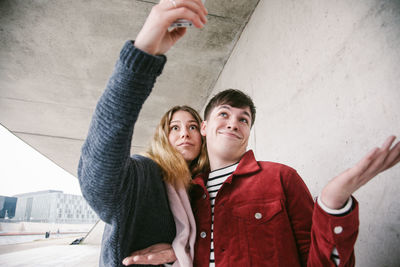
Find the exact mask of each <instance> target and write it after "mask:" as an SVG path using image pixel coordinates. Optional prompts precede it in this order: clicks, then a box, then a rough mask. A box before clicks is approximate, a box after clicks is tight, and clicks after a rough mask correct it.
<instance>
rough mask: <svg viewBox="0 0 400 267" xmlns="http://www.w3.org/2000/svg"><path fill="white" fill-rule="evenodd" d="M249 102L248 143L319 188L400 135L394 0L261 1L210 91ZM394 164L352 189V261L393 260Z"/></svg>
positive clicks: (399, 184) (397, 172)
mask: <svg viewBox="0 0 400 267" xmlns="http://www.w3.org/2000/svg"><path fill="white" fill-rule="evenodd" d="M226 88H239V89H242V90H244V91H246V92H248V93H249V94H250V95H251V96H252V97H253V98H254V100H255V103H256V106H257V112H258V113H257V120H256V124H255V126H254V129H253V131H252V136H251V140H250V143H251V144H250V146H251V147H252V148H254V149H255V152H256V156H257V158H258V159H259V160H269V161H278V162H281V163H285V164H288V165H290V166H292V167H294V168H296V169H297V170H298V172H299V173H300V175H301V176H302V177H303V178H304V180H305V182H306V183H307V185H308V186H309V188H310V191H311V193H312V194H313V195H314V196H315V195H318V193H319V192H320V190H321V189H322V187H323V186H324V185H325V184H326V183H327V181H328V180H329V179H330V178H332V177H334V176H335V175H337V174H339V173H340V172H342V171H343V170H345V169H346V168H348V167H351V166H352V165H353V164H355V163H356V162H358V160H359V159H361V157H362V156H363V155H364V154H366V153H367V152H368V151H369V150H370V149H372V148H373V147H374V146H376V145H380V144H381V143H383V141H384V140H385V138H386V137H387V136H388V135H390V134H397V135H400V123H399V122H400V112H399V111H400V106H399V104H400V1H377V0H376V1H373V0H357V1H351V0H348V1H344V0H339V1H329V0H310V1H289V0H260V2H259V5H258V7H257V8H256V10H255V12H254V14H253V16H252V18H251V20H250V21H249V23H248V25H247V27H246V28H245V30H244V32H243V34H242V36H241V38H240V39H239V42H238V44H237V45H236V47H235V49H234V51H233V53H232V55H231V57H230V59H229V60H228V62H227V64H226V66H225V68H224V70H223V72H222V73H221V75H220V77H219V79H218V81H217V83H216V85H215V88H214V91H213V93H212V95H213V94H215V93H216V92H218V91H220V90H222V89H226ZM399 176H400V166H396V167H395V168H393V169H391V170H389V171H387V172H385V173H384V174H381V175H380V176H378V177H377V178H376V179H375V180H373V181H371V182H370V183H369V184H367V185H366V186H365V187H363V188H362V189H360V190H359V191H358V192H357V193H356V194H355V196H356V198H357V199H358V200H359V202H360V220H361V225H360V234H359V238H358V241H357V244H356V257H357V266H363V267H365V266H371V267H372V266H374V267H375V266H399V263H400V255H399V253H398V252H399V247H400V209H399V208H398V207H400V199H399V193H398V192H399V191H400V180H399V178H400V177H399Z"/></svg>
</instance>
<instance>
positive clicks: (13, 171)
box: [0, 124, 82, 196]
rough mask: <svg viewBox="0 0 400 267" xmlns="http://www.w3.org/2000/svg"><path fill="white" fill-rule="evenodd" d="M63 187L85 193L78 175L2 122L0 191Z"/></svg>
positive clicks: (8, 193) (3, 194)
mask: <svg viewBox="0 0 400 267" xmlns="http://www.w3.org/2000/svg"><path fill="white" fill-rule="evenodd" d="M50 189H52V190H61V191H63V192H64V193H67V194H75V195H82V194H81V191H80V189H79V183H78V179H77V178H75V177H74V176H72V175H71V174H69V173H68V172H66V171H64V170H63V169H62V168H60V167H59V166H57V165H56V164H55V163H53V162H52V161H50V160H48V159H47V158H46V157H45V156H43V155H42V154H40V153H39V152H37V151H36V150H35V149H33V148H32V147H30V146H29V145H27V144H25V143H24V142H23V141H22V140H21V139H19V138H17V137H16V136H14V135H13V134H12V133H11V132H9V131H8V130H7V129H6V128H4V127H3V126H2V125H1V124H0V195H2V196H13V195H15V194H21V193H28V192H36V191H41V190H50Z"/></svg>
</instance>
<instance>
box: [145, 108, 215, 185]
mask: <svg viewBox="0 0 400 267" xmlns="http://www.w3.org/2000/svg"><path fill="white" fill-rule="evenodd" d="M180 110H182V111H186V112H189V113H190V114H191V115H192V116H193V118H194V119H195V120H196V122H197V123H198V124H199V127H200V125H201V122H202V119H201V117H200V115H199V114H198V113H197V111H196V110H194V109H193V108H191V107H189V106H175V107H172V108H171V109H170V110H168V111H167V112H166V113H165V114H164V116H162V118H161V120H160V123H159V124H158V126H157V128H156V132H155V134H154V137H153V139H152V141H151V143H150V147H149V149H148V150H147V153H146V156H148V157H149V158H151V159H152V160H154V161H155V162H156V163H157V164H158V165H159V166H160V167H161V169H162V171H163V175H164V181H165V182H167V183H170V184H172V185H173V186H174V187H176V188H177V187H179V186H180V185H183V186H184V187H185V188H186V189H187V188H188V187H189V185H190V183H191V180H192V179H191V178H192V177H194V176H196V175H197V174H199V173H201V172H203V171H207V170H209V163H208V156H207V149H206V141H205V138H204V136H202V137H201V140H202V144H201V148H200V154H199V156H198V157H197V158H195V159H194V160H193V161H192V162H191V163H190V165H189V166H188V164H187V162H186V161H185V159H184V158H183V156H182V155H181V153H179V152H178V151H177V150H176V149H175V148H174V147H173V146H172V145H171V144H170V143H169V139H168V136H169V132H170V123H171V120H172V116H173V115H174V113H175V112H177V111H180ZM199 130H200V128H199Z"/></svg>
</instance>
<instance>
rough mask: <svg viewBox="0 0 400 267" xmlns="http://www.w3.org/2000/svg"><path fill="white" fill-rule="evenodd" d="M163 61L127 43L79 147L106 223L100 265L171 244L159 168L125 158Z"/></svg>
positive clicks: (90, 195)
mask: <svg viewBox="0 0 400 267" xmlns="http://www.w3.org/2000/svg"><path fill="white" fill-rule="evenodd" d="M165 62H166V58H165V57H164V56H152V55H149V54H146V53H144V52H142V51H140V50H139V49H136V48H135V47H134V46H133V43H132V41H128V42H127V43H126V44H125V45H124V47H123V48H122V51H121V53H120V58H119V60H118V61H117V64H116V66H115V69H114V72H113V74H112V76H111V78H110V80H109V82H108V84H107V88H106V90H105V92H104V94H103V95H102V97H101V98H100V100H99V102H98V104H97V107H96V110H95V112H94V115H93V118H92V122H91V124H90V128H89V133H88V137H87V139H86V141H85V143H84V145H83V147H82V155H81V158H80V162H79V167H78V177H79V183H80V186H81V190H82V194H83V196H84V197H85V199H86V200H87V201H88V203H89V204H90V206H91V207H92V208H93V209H94V210H95V211H96V213H97V214H98V215H99V217H100V218H101V219H102V220H103V221H104V222H106V226H105V229H104V235H103V240H102V250H101V256H100V266H123V265H122V260H123V258H124V257H126V256H129V254H130V253H131V252H133V251H136V250H139V249H143V248H146V247H148V246H150V245H152V244H156V243H172V240H173V239H174V237H175V234H176V233H175V223H174V219H173V215H172V213H171V211H170V208H169V204H168V199H167V195H166V190H165V185H164V182H163V179H162V173H161V169H160V168H159V166H158V165H157V164H156V163H155V162H154V161H152V160H151V159H149V158H146V157H143V156H139V155H134V156H132V157H130V156H129V153H130V146H131V137H132V133H133V127H134V124H135V122H136V120H137V118H138V115H139V111H140V109H141V107H142V105H143V103H144V101H145V100H146V98H147V97H148V96H149V94H150V92H151V89H152V87H153V85H154V83H155V80H156V77H157V76H158V75H160V74H161V71H162V69H163V67H164V64H165Z"/></svg>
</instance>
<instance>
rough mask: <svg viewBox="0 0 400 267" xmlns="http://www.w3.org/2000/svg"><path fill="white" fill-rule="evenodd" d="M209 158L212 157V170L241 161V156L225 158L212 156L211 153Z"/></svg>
mask: <svg viewBox="0 0 400 267" xmlns="http://www.w3.org/2000/svg"><path fill="white" fill-rule="evenodd" d="M209 159H210V168H211V171H215V170H218V169H222V168H225V167H228V166H230V165H233V164H235V163H238V162H239V161H240V158H238V159H225V158H220V157H212V156H211V155H209Z"/></svg>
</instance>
